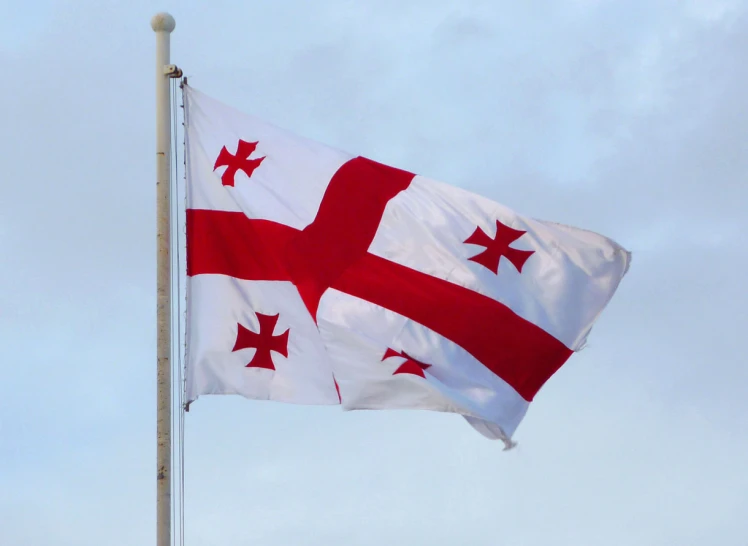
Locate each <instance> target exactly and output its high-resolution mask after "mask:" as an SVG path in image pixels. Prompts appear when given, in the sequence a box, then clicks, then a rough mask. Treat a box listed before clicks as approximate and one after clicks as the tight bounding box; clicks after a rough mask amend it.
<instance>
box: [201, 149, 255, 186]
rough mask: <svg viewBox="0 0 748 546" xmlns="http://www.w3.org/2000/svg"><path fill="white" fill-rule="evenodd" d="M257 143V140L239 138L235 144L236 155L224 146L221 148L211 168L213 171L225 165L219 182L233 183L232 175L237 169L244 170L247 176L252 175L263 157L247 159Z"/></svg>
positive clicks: (228, 184)
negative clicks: (249, 140) (250, 140)
mask: <svg viewBox="0 0 748 546" xmlns="http://www.w3.org/2000/svg"><path fill="white" fill-rule="evenodd" d="M257 144H258V143H257V142H245V141H244V140H239V144H237V145H236V155H234V154H232V153H231V152H229V151H228V149H227V148H226V146H224V147H223V148H221V152H220V153H219V154H218V158H217V159H216V164H215V165H214V166H213V170H214V171H215V170H216V169H217V168H218V167H227V169H226V170H225V171H223V174H222V175H221V182H222V183H223V185H224V186H233V185H234V176H236V173H237V171H244V173H245V174H246V175H247V176H252V173H253V172H254V170H255V169H256V168H257V167H259V166H260V163H262V160H263V159H265V157H264V156H263V157H258V158H257V159H249V156H250V155H252V152H254V151H255V148H257Z"/></svg>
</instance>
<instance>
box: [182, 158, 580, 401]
mask: <svg viewBox="0 0 748 546" xmlns="http://www.w3.org/2000/svg"><path fill="white" fill-rule="evenodd" d="M413 177H414V175H413V174H412V173H409V172H406V171H403V170H400V169H396V168H393V167H389V166H386V165H383V164H381V163H377V162H374V161H371V160H369V159H365V158H362V157H357V158H354V159H352V160H350V161H348V162H347V163H345V164H344V165H342V166H341V167H340V169H338V171H337V172H336V173H335V174H334V175H333V177H332V179H331V180H330V184H329V185H328V187H327V190H326V192H325V195H324V198H323V200H322V203H321V204H320V208H319V211H318V213H317V216H316V218H315V219H314V221H313V222H312V223H311V224H309V225H308V226H307V227H306V228H304V229H303V230H301V231H299V230H297V229H295V228H292V227H290V226H287V225H284V224H279V223H277V222H272V221H269V220H256V219H250V218H248V217H247V216H246V215H245V214H244V213H241V212H225V211H215V210H197V209H190V210H188V211H187V274H188V275H191V276H194V275H201V274H223V275H228V276H231V277H235V278H239V279H247V280H268V281H291V282H293V283H294V284H295V286H296V288H297V289H298V291H299V294H300V295H301V297H302V299H303V301H304V303H305V305H306V306H307V309H308V310H309V312H310V313H311V315H312V317H315V318H316V314H317V307H318V305H319V301H320V298H321V297H322V295H323V294H324V292H325V291H326V290H328V289H329V288H334V289H336V290H339V291H341V292H344V293H346V294H350V295H351V296H355V297H357V298H361V299H363V300H366V301H369V302H371V303H374V304H377V305H380V306H382V307H384V308H386V309H389V310H391V311H393V312H395V313H398V314H400V315H403V316H405V317H407V318H409V319H411V320H413V321H415V322H417V323H419V324H422V325H423V326H425V327H427V328H429V329H431V330H433V331H434V332H436V333H437V334H439V335H441V336H443V337H445V338H447V339H450V340H451V341H453V342H454V343H456V344H457V345H459V346H460V347H462V348H463V349H464V350H466V351H467V352H468V353H470V354H471V355H473V356H474V357H475V358H476V359H477V360H478V361H480V362H481V363H482V364H483V365H484V366H486V367H487V368H488V369H490V370H491V371H492V372H494V373H495V374H496V375H498V376H499V377H501V378H502V379H503V380H504V381H506V382H507V383H508V384H510V385H511V386H512V387H514V389H515V390H516V391H517V392H518V393H519V394H520V395H521V396H522V397H523V398H524V399H525V400H528V401H529V400H532V398H533V396H534V395H535V394H536V392H537V391H538V390H539V389H540V387H541V386H542V385H543V384H544V383H545V382H546V381H547V380H548V378H550V377H551V375H553V374H554V373H555V372H556V370H558V368H559V367H561V365H562V364H563V363H564V362H565V361H566V360H567V359H568V358H569V356H571V354H572V351H571V350H570V349H569V348H567V347H566V346H565V345H564V344H563V343H561V342H560V341H559V340H557V339H556V338H554V337H553V336H551V335H550V334H548V333H547V332H545V331H544V330H543V329H541V328H540V327H538V326H536V325H535V324H533V323H532V322H530V321H528V320H525V319H524V318H522V317H520V316H518V315H517V314H516V313H514V312H513V311H512V310H511V309H509V308H508V307H507V306H505V305H503V304H502V303H500V302H498V301H496V300H494V299H492V298H489V297H487V296H484V295H482V294H479V293H478V292H475V291H473V290H470V289H468V288H465V287H463V286H459V285H457V284H453V283H451V282H449V281H446V280H444V279H440V278H437V277H433V276H430V275H428V274H425V273H421V272H420V271H416V270H414V269H411V268H409V267H406V266H404V265H401V264H398V263H396V262H392V261H390V260H387V259H385V258H381V257H379V256H375V255H374V254H370V253H369V252H368V248H369V245H370V244H371V242H372V240H373V239H374V235H375V233H376V231H377V229H378V227H379V222H380V221H381V218H382V215H383V214H384V209H385V207H386V205H387V203H388V202H389V201H390V200H391V199H392V198H393V197H395V196H396V195H397V194H398V193H400V192H401V191H403V190H405V189H406V188H407V187H408V186H409V185H410V182H411V180H412V179H413Z"/></svg>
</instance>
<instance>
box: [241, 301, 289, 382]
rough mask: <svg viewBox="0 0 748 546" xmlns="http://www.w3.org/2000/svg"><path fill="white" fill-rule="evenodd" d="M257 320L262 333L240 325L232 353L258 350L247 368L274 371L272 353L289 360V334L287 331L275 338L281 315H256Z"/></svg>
mask: <svg viewBox="0 0 748 546" xmlns="http://www.w3.org/2000/svg"><path fill="white" fill-rule="evenodd" d="M256 314H257V320H258V321H259V323H260V332H259V333H255V332H253V331H252V330H248V329H247V328H245V327H244V326H242V325H241V324H239V325H238V326H239V331H238V332H237V334H236V343H235V344H234V348H233V349H232V351H241V350H242V349H248V348H250V347H251V348H254V349H257V352H255V355H254V356H253V357H252V360H250V362H249V364H247V366H246V367H247V368H265V369H268V370H274V369H275V365H274V364H273V358H272V355H271V354H270V351H275V352H276V353H280V354H282V355H283V356H285V357H286V358H288V332H289V330H286V331H285V332H283V333H282V334H280V335H277V336H274V335H273V331H274V330H275V325H276V324H277V323H278V316H279V315H272V316H271V315H263V314H262V313H256Z"/></svg>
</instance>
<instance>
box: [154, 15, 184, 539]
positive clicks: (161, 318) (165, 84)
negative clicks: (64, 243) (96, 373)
mask: <svg viewBox="0 0 748 546" xmlns="http://www.w3.org/2000/svg"><path fill="white" fill-rule="evenodd" d="M175 26H176V23H175V22H174V18H173V17H172V16H171V15H169V14H168V13H159V14H157V15H154V16H153V18H152V19H151V28H153V31H154V32H155V33H156V227H157V236H156V244H157V262H156V269H157V274H156V301H157V306H156V315H157V316H156V321H157V335H156V389H157V405H156V438H157V444H156V468H157V471H156V544H157V546H171V298H170V289H171V261H170V255H169V244H170V243H169V241H170V237H169V234H170V226H169V218H170V211H171V203H170V197H169V190H170V182H171V181H170V164H169V155H170V154H169V151H170V149H171V123H170V120H171V100H170V96H169V80H170V78H172V77H179V70H178V69H177V68H176V67H175V66H173V65H170V64H169V35H170V34H171V32H172V31H173V30H174V27H175Z"/></svg>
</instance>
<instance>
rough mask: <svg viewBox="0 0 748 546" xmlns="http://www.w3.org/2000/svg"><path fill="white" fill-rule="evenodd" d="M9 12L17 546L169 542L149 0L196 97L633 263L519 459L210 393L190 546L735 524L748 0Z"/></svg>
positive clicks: (606, 537)
mask: <svg viewBox="0 0 748 546" xmlns="http://www.w3.org/2000/svg"><path fill="white" fill-rule="evenodd" d="M2 2H3V3H2V5H1V6H0V7H1V8H2V9H0V13H2V15H1V16H0V104H2V107H1V108H2V110H1V113H2V117H1V120H2V121H1V122H0V173H2V177H1V178H0V185H1V187H2V192H0V255H1V256H2V267H0V377H1V379H0V544H2V545H3V546H25V545H31V544H33V545H35V546H47V545H49V546H52V545H54V546H66V545H75V546H87V545H96V546H99V545H101V544H107V545H111V546H119V545H131V544H155V474H156V471H155V464H156V463H155V408H156V404H155V338H156V330H155V308H156V306H155V257H156V252H155V159H154V155H155V154H154V149H155V120H154V111H155V107H154V104H155V99H154V43H155V38H154V34H153V32H152V30H151V28H150V18H151V16H152V15H153V14H155V13H156V12H159V11H162V10H167V11H169V12H170V13H172V15H174V17H175V19H176V21H177V27H176V30H175V32H174V33H173V34H172V61H173V62H174V63H176V64H178V65H179V66H180V67H181V68H182V69H183V70H184V73H185V75H186V76H188V77H189V79H190V84H191V85H193V86H194V87H195V88H197V89H200V90H201V91H203V92H205V93H208V94H210V95H211V96H213V97H215V98H217V99H219V100H221V101H223V102H225V103H227V104H230V105H232V106H234V107H236V108H238V109H240V110H243V111H245V112H248V113H251V114H254V115H256V116H258V117H261V118H264V119H266V120H268V121H270V122H272V123H275V124H277V125H280V126H282V127H285V128H287V129H289V130H291V131H294V132H297V133H299V134H301V135H303V136H306V137H308V138H312V139H316V140H319V141H321V142H324V143H326V144H329V145H332V146H334V147H337V148H340V149H343V150H346V151H349V152H351V153H355V154H361V155H364V156H367V157H370V158H372V159H375V160H378V161H381V162H384V163H388V164H391V165H395V166H398V167H400V168H404V169H407V170H410V171H413V172H417V173H419V174H423V175H426V176H429V177H431V178H435V179H438V180H441V181H444V182H448V183H450V184H454V185H457V186H460V187H463V188H466V189H469V190H471V191H474V192H477V193H481V194H483V195H485V196H487V197H490V198H492V199H494V200H496V201H499V202H501V203H503V204H505V205H507V206H509V207H511V208H514V209H515V210H517V211H519V212H521V213H524V214H527V215H529V216H533V217H536V218H541V219H545V220H551V221H557V222H562V223H566V224H571V225H575V226H578V227H582V228H586V229H591V230H594V231H598V232H600V233H603V234H605V235H607V236H609V237H612V238H613V239H615V240H616V241H618V242H619V243H621V244H622V245H624V246H625V247H626V248H628V249H629V250H631V251H632V253H633V263H632V266H631V270H630V271H629V274H628V275H627V276H626V278H625V279H624V281H623V282H622V284H621V286H620V288H619V290H618V292H617V294H616V296H615V297H614V298H613V301H612V302H611V304H610V305H609V306H608V307H607V308H606V310H605V311H604V313H603V314H602V316H601V317H600V319H599V320H598V322H597V324H596V326H595V328H594V329H593V332H592V334H591V336H590V338H589V340H588V341H589V344H588V347H587V348H586V349H585V350H583V351H582V352H580V353H578V354H576V355H574V356H573V357H572V358H571V360H570V361H569V362H568V363H567V364H566V365H565V366H564V367H563V368H562V369H561V370H560V371H559V372H558V373H557V374H556V375H555V376H554V377H552V378H551V380H550V381H549V382H548V383H547V384H546V385H545V386H544V388H543V389H542V390H541V391H540V393H539V395H538V396H537V397H536V399H535V401H534V402H533V403H532V405H531V407H530V410H529V412H528V414H527V416H526V417H525V419H524V421H523V422H522V424H521V425H520V427H519V429H518V431H517V433H516V435H515V438H514V439H515V440H516V441H517V442H518V443H519V445H518V447H517V448H515V449H514V450H511V451H508V452H504V451H502V449H501V448H502V446H501V444H500V443H496V442H491V441H488V440H486V439H485V438H483V437H482V436H480V435H479V434H478V433H476V432H475V431H474V430H473V429H472V428H471V427H470V426H469V425H467V424H466V423H465V422H464V420H463V419H462V418H460V417H459V416H457V415H445V414H439V413H430V412H417V411H411V412H407V411H392V412H340V411H339V409H337V408H326V407H323V408H315V407H306V406H292V405H283V404H278V403H273V402H258V401H249V400H244V399H240V398H238V397H228V396H227V397H207V398H204V399H202V398H201V399H200V400H199V401H198V402H196V403H195V404H194V405H193V407H192V409H191V411H190V413H189V414H187V416H186V436H185V438H186V439H185V491H184V494H185V536H184V538H185V544H187V545H189V546H203V545H206V546H207V545H217V544H220V545H229V544H231V545H256V544H263V545H269V546H280V545H283V546H288V545H294V546H297V545H298V546H307V545H308V546H320V545H328V544H346V545H351V546H378V545H392V546H399V545H403V546H405V545H408V546H412V545H414V544H429V545H433V546H452V545H461V544H471V545H474V546H482V545H497V544H501V545H528V546H530V545H532V546H534V545H548V544H554V545H559V546H564V545H574V546H585V545H590V546H592V545H594V546H598V545H600V544H604V545H606V546H617V545H626V546H629V545H631V544H639V545H642V546H650V545H651V546H665V545H668V546H670V545H677V546H690V545H703V544H719V545H720V546H745V545H746V544H748V517H746V515H747V514H748V433H747V431H748V397H747V396H746V395H745V393H746V385H747V384H748V366H747V365H746V357H745V337H746V327H747V326H748V312H747V311H746V309H748V290H746V288H745V274H744V271H746V270H748V258H747V257H746V250H748V245H746V239H745V233H746V230H748V215H746V213H745V208H746V203H748V184H747V183H746V179H745V176H746V172H748V154H746V142H748V140H747V138H748V98H747V97H748V95H747V94H746V89H748V72H747V70H748V69H747V68H746V67H748V3H746V2H741V1H736V0H680V1H675V0H626V1H625V2H624V1H618V2H613V1H603V0H557V1H549V0H545V1H544V0H527V1H525V2H510V1H504V0H501V1H499V0H459V1H457V0H449V1H447V0H409V1H407V2H403V1H402V0H398V1H396V0H377V1H376V2H375V1H373V0H359V1H356V2H354V1H353V0H317V1H315V2H306V1H290V0H288V1H277V2H246V3H240V2H229V1H227V0H215V1H213V2H211V3H207V2H206V3H200V2H196V1H188V0H182V1H178V0H174V1H168V0H165V1H164V2H161V3H158V4H157V3H153V2H147V1H144V0H128V1H126V2H125V1H122V0H120V1H111V0H101V1H96V2H93V1H89V0H78V1H72V0H68V1H56V0H29V1H28V2H23V3H22V2H11V0H2ZM208 6H210V7H208Z"/></svg>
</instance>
